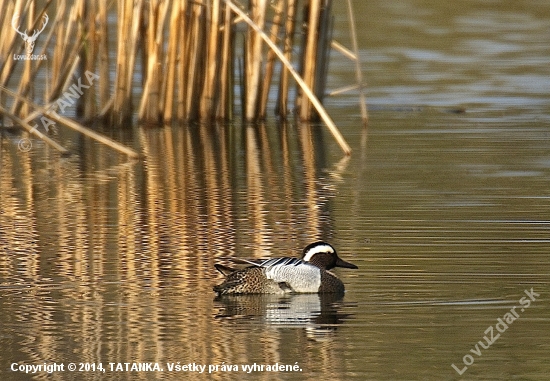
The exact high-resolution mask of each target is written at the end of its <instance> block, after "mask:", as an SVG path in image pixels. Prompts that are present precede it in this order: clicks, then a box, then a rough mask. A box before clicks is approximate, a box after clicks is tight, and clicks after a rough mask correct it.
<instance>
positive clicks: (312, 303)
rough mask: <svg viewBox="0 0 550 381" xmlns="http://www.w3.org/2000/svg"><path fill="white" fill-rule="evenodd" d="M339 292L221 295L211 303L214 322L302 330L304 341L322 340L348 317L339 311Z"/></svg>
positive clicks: (340, 305)
mask: <svg viewBox="0 0 550 381" xmlns="http://www.w3.org/2000/svg"><path fill="white" fill-rule="evenodd" d="M343 296H344V295H343V294H342V293H325V294H286V295H273V294H256V295H223V296H218V297H216V299H215V300H214V301H215V303H216V304H217V305H218V307H219V313H218V314H217V315H216V318H217V319H221V320H226V321H231V322H233V323H239V322H240V323H244V324H249V323H250V322H256V323H260V324H261V325H269V326H272V327H279V328H305V329H306V332H307V336H308V338H310V339H312V340H316V341H319V340H323V339H325V338H328V336H329V335H330V334H331V333H332V332H334V331H335V330H336V328H337V326H338V325H340V324H342V323H343V321H344V319H346V318H347V317H348V316H350V314H345V313H342V312H341V311H340V310H341V309H342V307H343V305H342V304H341V301H342V298H343Z"/></svg>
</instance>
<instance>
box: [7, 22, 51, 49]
mask: <svg viewBox="0 0 550 381" xmlns="http://www.w3.org/2000/svg"><path fill="white" fill-rule="evenodd" d="M19 17H20V15H19V14H17V13H16V14H14V15H13V17H12V19H11V26H12V27H13V29H14V30H15V31H16V32H17V33H18V34H19V35H20V36H21V38H22V39H23V41H25V51H26V52H27V54H14V55H13V59H14V60H45V59H46V55H45V54H32V52H33V50H34V43H35V41H36V39H37V38H38V36H39V35H40V33H42V32H43V31H44V28H46V25H48V20H49V17H48V15H47V14H45V13H44V16H42V28H41V29H34V30H33V32H32V34H31V35H30V36H29V35H28V34H27V30H26V29H25V31H24V32H21V31H20V30H19V26H18V25H17V20H18V19H19Z"/></svg>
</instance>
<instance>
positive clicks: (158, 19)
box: [138, 0, 168, 123]
mask: <svg viewBox="0 0 550 381" xmlns="http://www.w3.org/2000/svg"><path fill="white" fill-rule="evenodd" d="M167 9H168V2H162V1H159V0H152V1H149V12H148V14H149V17H148V25H147V32H146V36H145V37H146V45H145V50H144V55H145V57H146V60H147V65H146V68H147V71H146V74H145V78H146V79H145V85H144V86H143V91H142V98H141V103H140V107H139V112H138V117H139V120H140V121H146V122H152V123H158V122H159V121H160V116H161V113H160V110H161V109H162V105H161V104H160V101H161V99H160V98H161V97H160V91H161V90H160V84H161V80H160V70H161V67H162V62H161V60H160V57H162V51H163V31H164V20H165V18H166V13H167Z"/></svg>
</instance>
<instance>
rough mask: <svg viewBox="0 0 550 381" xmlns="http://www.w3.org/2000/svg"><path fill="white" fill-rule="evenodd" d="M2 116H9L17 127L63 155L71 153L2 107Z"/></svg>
mask: <svg viewBox="0 0 550 381" xmlns="http://www.w3.org/2000/svg"><path fill="white" fill-rule="evenodd" d="M0 114H1V115H5V116H7V117H8V118H10V119H11V120H13V121H14V123H16V124H17V125H19V126H21V127H23V129H25V130H26V131H27V132H28V133H29V134H31V135H34V136H36V137H37V138H39V139H41V140H42V141H43V142H44V143H46V144H47V145H49V146H50V147H53V148H55V149H56V150H58V151H59V152H60V153H62V154H67V153H69V151H68V150H67V149H66V148H65V147H63V146H62V145H61V144H59V143H58V142H56V141H55V140H52V139H50V138H49V137H48V136H47V135H44V134H43V133H41V132H40V131H39V130H38V129H37V128H34V127H33V126H31V125H30V124H29V123H28V122H25V121H24V120H21V119H20V118H18V117H17V116H15V115H13V114H12V113H10V112H9V111H8V110H6V109H5V108H3V107H2V106H0Z"/></svg>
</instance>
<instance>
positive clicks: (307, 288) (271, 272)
mask: <svg viewBox="0 0 550 381" xmlns="http://www.w3.org/2000/svg"><path fill="white" fill-rule="evenodd" d="M270 262H271V263H270ZM262 267H265V275H266V277H267V278H268V279H272V280H273V281H275V282H277V283H281V282H284V283H286V284H287V285H288V286H289V287H290V288H291V289H292V291H293V292H298V293H316V292H319V288H320V287H321V269H319V268H318V267H316V266H313V265H311V264H309V263H306V262H304V261H301V260H299V259H294V258H291V259H288V260H286V261H285V260H273V261H268V262H266V263H264V264H262Z"/></svg>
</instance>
